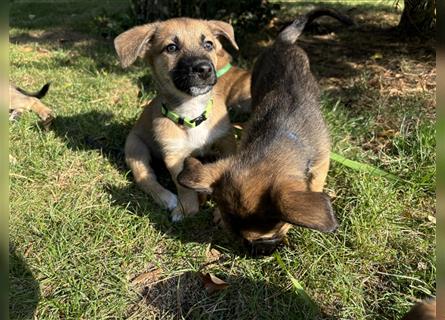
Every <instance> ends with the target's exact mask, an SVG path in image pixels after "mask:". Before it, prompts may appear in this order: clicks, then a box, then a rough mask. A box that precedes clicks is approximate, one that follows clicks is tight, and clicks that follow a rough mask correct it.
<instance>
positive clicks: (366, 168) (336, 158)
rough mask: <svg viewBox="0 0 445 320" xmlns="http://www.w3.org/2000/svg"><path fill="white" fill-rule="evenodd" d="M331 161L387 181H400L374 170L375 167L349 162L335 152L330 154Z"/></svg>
mask: <svg viewBox="0 0 445 320" xmlns="http://www.w3.org/2000/svg"><path fill="white" fill-rule="evenodd" d="M331 160H334V161H336V162H338V163H340V164H342V165H344V166H346V167H348V168H351V169H354V170H357V171H361V172H366V173H369V174H371V175H374V176H379V177H385V178H388V179H390V180H394V181H401V179H400V178H399V177H397V176H395V175H393V174H391V173H389V172H386V171H384V170H381V169H379V168H376V167H374V166H371V165H369V164H366V163H361V162H357V161H354V160H350V159H348V158H345V157H343V156H342V155H339V154H338V153H335V152H331Z"/></svg>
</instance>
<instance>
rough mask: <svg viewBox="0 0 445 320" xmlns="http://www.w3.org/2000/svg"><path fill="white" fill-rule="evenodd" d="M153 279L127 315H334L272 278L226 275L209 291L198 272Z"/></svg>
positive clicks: (175, 316) (304, 317) (321, 316)
mask: <svg viewBox="0 0 445 320" xmlns="http://www.w3.org/2000/svg"><path fill="white" fill-rule="evenodd" d="M152 280H154V281H153V282H152V283H144V284H141V285H139V286H138V287H137V288H136V290H137V291H139V293H140V294H139V297H140V300H139V301H137V302H136V303H135V304H134V305H133V306H132V307H131V308H130V310H129V311H128V314H127V316H128V317H131V316H136V315H138V314H142V313H144V314H146V315H147V313H148V315H150V316H153V317H156V318H164V317H165V318H170V317H172V318H181V319H239V318H243V319H244V318H245V319H249V318H252V319H256V318H261V319H279V318H283V317H284V318H285V319H296V320H299V319H301V320H303V319H304V320H306V319H327V320H334V319H335V317H334V316H332V315H330V314H328V313H326V312H324V311H323V310H322V308H320V306H318V305H317V304H316V303H315V302H314V301H313V300H312V299H311V298H310V297H309V296H307V295H306V294H305V293H304V292H302V291H300V292H298V291H295V290H294V289H293V288H292V287H291V288H286V287H284V286H283V287H279V286H277V285H275V284H272V283H271V282H266V281H259V280H255V279H250V278H246V277H240V276H229V277H227V278H226V279H224V281H225V282H226V283H227V284H228V286H227V288H225V289H223V290H221V291H215V292H211V291H210V293H209V292H208V291H206V289H205V287H206V286H207V290H208V289H209V286H210V289H213V287H212V283H209V282H208V281H205V280H203V275H202V273H198V272H185V273H181V274H179V275H175V276H173V277H171V276H169V277H167V278H164V279H152ZM215 287H216V286H215Z"/></svg>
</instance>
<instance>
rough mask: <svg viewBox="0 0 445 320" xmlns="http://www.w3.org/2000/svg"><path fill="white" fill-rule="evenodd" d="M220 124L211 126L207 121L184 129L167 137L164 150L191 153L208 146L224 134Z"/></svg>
mask: <svg viewBox="0 0 445 320" xmlns="http://www.w3.org/2000/svg"><path fill="white" fill-rule="evenodd" d="M225 133H226V132H225V130H224V129H223V128H221V126H216V127H211V126H210V125H209V123H202V124H201V125H200V126H198V127H196V128H192V129H186V130H184V132H183V134H181V135H180V136H177V137H175V138H171V139H167V140H166V141H165V143H164V148H165V151H167V152H169V153H181V154H191V153H193V152H196V151H198V150H203V149H206V147H210V146H211V145H212V144H213V143H214V142H215V141H216V140H218V139H219V138H221V137H222V136H223V135H224V134H225Z"/></svg>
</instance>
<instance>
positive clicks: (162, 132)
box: [115, 18, 240, 220]
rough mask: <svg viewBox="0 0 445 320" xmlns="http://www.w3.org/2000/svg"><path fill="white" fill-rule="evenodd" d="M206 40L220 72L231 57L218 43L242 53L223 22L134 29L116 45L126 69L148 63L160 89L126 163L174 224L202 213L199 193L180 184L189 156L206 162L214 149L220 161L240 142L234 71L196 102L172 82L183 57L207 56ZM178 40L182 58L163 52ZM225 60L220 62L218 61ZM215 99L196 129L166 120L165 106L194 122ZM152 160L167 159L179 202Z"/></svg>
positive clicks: (174, 22)
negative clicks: (233, 108)
mask: <svg viewBox="0 0 445 320" xmlns="http://www.w3.org/2000/svg"><path fill="white" fill-rule="evenodd" d="M202 35H204V36H205V38H206V39H207V40H210V41H212V42H213V43H214V46H215V50H212V51H211V52H206V54H208V57H209V59H210V60H211V61H212V63H213V65H214V66H215V67H216V68H218V66H221V63H227V60H225V59H229V58H230V56H228V55H227V53H225V51H224V49H223V48H222V46H221V43H220V42H219V41H218V38H217V37H219V36H223V37H225V38H227V39H228V40H229V41H230V42H231V43H232V45H233V46H234V47H235V48H237V45H236V42H235V39H234V34H233V29H232V27H231V26H230V25H229V24H227V23H225V22H221V21H205V20H195V19H188V18H177V19H170V20H167V21H164V22H156V23H152V24H147V25H144V26H138V27H135V28H133V29H130V30H128V31H126V32H124V33H123V34H121V35H119V36H118V37H117V38H116V39H115V47H116V50H117V52H118V55H119V58H120V60H121V63H122V65H123V66H124V67H127V66H129V65H131V64H132V63H133V62H134V61H135V60H136V59H137V58H138V57H143V58H144V60H145V61H146V62H147V63H148V65H149V66H150V68H151V70H152V74H153V78H154V80H155V82H156V84H157V89H158V96H157V97H156V98H154V99H153V100H152V101H151V102H150V104H149V105H148V106H147V107H146V108H145V110H144V111H143V113H142V115H141V116H140V118H139V119H138V120H137V122H136V124H135V126H134V128H133V129H132V130H131V132H130V134H129V136H128V137H127V141H126V144H125V157H126V162H127V164H128V165H129V167H130V168H131V170H132V173H133V175H134V178H135V181H136V183H137V184H138V185H139V186H140V187H141V188H142V189H143V190H144V191H145V192H146V193H148V194H149V195H151V196H152V197H153V199H154V200H155V201H156V202H157V203H158V204H159V205H161V206H163V207H164V208H167V209H170V210H173V213H172V217H173V220H180V219H181V218H182V217H183V215H190V214H194V213H196V212H197V211H198V210H199V201H198V197H197V193H196V192H195V191H192V190H190V189H187V188H184V187H182V186H180V185H179V184H177V181H176V177H177V175H178V174H179V173H180V172H181V171H182V169H183V161H184V159H185V158H186V157H188V156H190V155H195V156H202V155H205V154H207V153H208V152H209V150H210V147H211V146H215V147H216V148H217V149H218V150H219V152H220V155H228V154H231V153H232V152H233V151H234V149H235V140H234V137H233V134H232V128H231V124H230V122H229V118H228V114H227V110H226V102H227V101H230V100H229V98H228V97H227V95H230V88H229V89H228V88H227V86H226V81H230V78H233V77H234V76H235V77H236V76H237V75H238V74H239V72H240V71H236V70H230V71H229V72H228V73H226V74H225V75H224V76H223V77H222V78H220V79H218V81H217V84H216V85H215V86H214V87H213V89H212V90H211V91H210V92H209V93H206V94H202V95H199V96H196V97H191V96H188V95H187V94H185V93H184V92H182V91H180V90H178V89H177V88H176V87H175V85H174V83H173V82H172V79H171V77H170V71H171V70H172V69H173V68H174V67H175V64H176V63H177V61H178V59H180V57H181V54H202V53H203V48H202V46H201V45H200V41H201V40H200V38H201V37H202ZM173 38H176V39H179V42H180V43H181V46H182V48H181V54H179V55H172V54H166V53H165V52H163V48H165V47H166V46H167V45H168V44H170V43H171V42H172V39H173ZM220 57H221V60H220V59H219V58H220ZM210 98H212V99H213V108H212V110H211V113H210V115H209V118H208V119H207V120H206V121H204V122H203V123H201V124H200V125H199V126H197V127H196V128H192V129H190V128H186V127H184V126H180V125H178V124H176V123H174V122H173V121H171V120H170V119H168V118H166V117H164V116H163V115H162V114H161V103H165V104H166V105H168V108H169V110H171V111H174V112H175V113H177V114H179V115H181V116H183V117H189V118H195V117H197V116H199V115H200V114H202V112H203V111H204V109H205V107H206V105H207V102H208V100H209V99H210ZM153 157H158V158H161V159H163V161H164V162H165V164H166V166H167V168H168V170H169V172H170V174H171V176H172V178H173V180H174V181H175V183H176V186H177V191H178V198H179V199H177V198H176V196H175V195H174V194H173V193H172V192H170V191H168V190H167V189H165V188H163V187H162V186H161V185H160V184H159V183H158V182H157V180H156V176H155V173H154V172H153V170H152V168H151V166H150V162H151V159H152V158H153Z"/></svg>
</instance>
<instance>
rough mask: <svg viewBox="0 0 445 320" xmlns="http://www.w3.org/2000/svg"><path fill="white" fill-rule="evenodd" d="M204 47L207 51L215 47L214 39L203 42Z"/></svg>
mask: <svg viewBox="0 0 445 320" xmlns="http://www.w3.org/2000/svg"><path fill="white" fill-rule="evenodd" d="M202 46H203V47H204V49H206V50H207V51H210V50H212V49H213V42H212V41H206V42H204V43H203V45H202Z"/></svg>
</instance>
